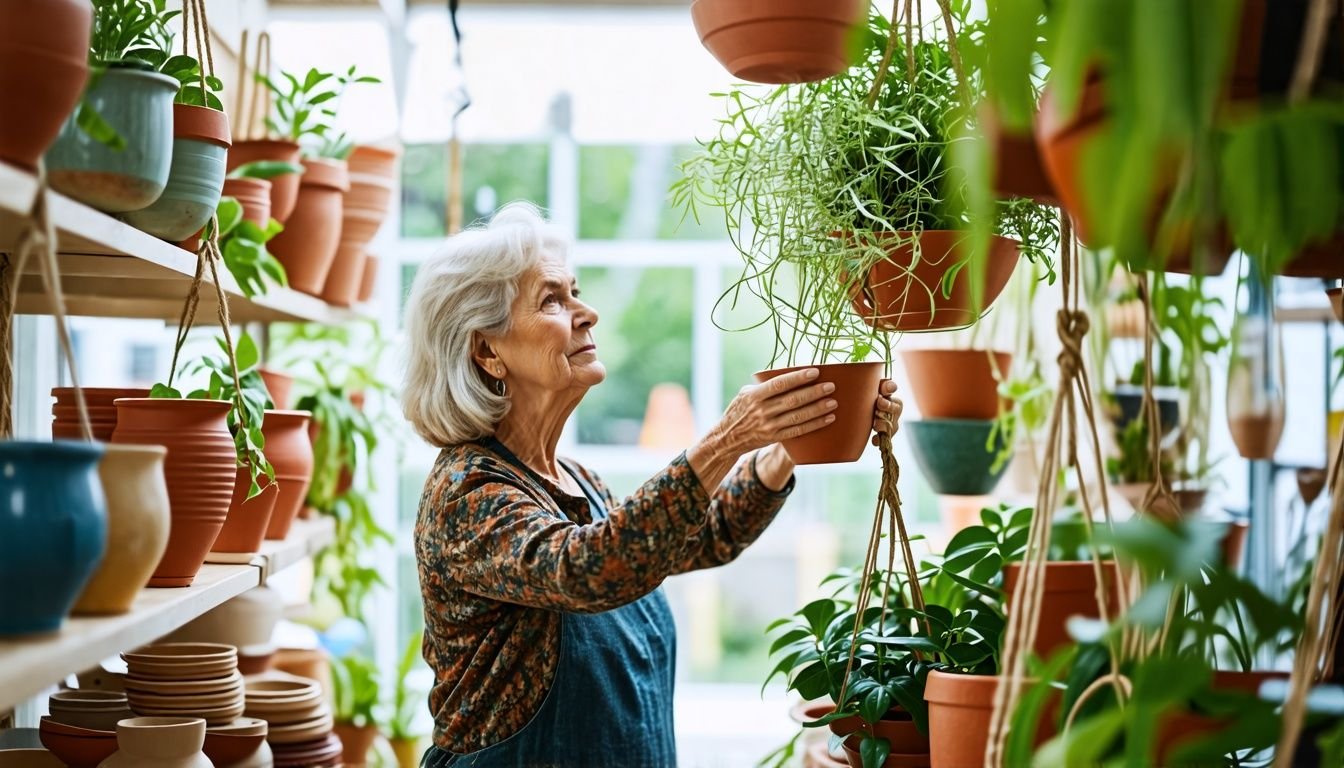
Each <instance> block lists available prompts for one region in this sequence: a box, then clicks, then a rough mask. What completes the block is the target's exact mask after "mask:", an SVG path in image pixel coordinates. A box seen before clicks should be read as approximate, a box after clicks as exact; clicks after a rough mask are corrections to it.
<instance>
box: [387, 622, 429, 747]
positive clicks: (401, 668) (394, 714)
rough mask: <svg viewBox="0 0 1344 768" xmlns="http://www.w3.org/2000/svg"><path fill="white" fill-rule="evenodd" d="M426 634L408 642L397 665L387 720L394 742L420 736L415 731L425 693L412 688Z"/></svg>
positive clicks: (418, 634) (388, 731)
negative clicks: (416, 717)
mask: <svg viewBox="0 0 1344 768" xmlns="http://www.w3.org/2000/svg"><path fill="white" fill-rule="evenodd" d="M424 634H425V633H424V632H416V633H415V634H414V635H411V637H410V639H409V640H407V641H406V649H405V650H403V651H402V652H401V661H400V662H399V663H398V664H397V671H396V676H395V677H394V678H393V682H392V706H391V708H390V710H391V714H390V715H389V716H388V720H387V737H388V738H389V739H391V740H393V741H404V740H408V739H414V738H416V737H418V736H420V734H419V733H417V732H416V731H415V715H416V713H417V712H419V711H420V709H421V707H422V706H423V702H424V693H423V692H422V691H419V690H415V689H412V688H411V686H410V680H411V670H413V669H414V668H415V663H416V662H417V661H419V660H420V646H421V643H422V641H423V640H424Z"/></svg>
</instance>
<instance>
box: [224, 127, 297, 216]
mask: <svg viewBox="0 0 1344 768" xmlns="http://www.w3.org/2000/svg"><path fill="white" fill-rule="evenodd" d="M258 160H277V161H279V162H282V163H298V162H299V145H298V144H296V143H294V142H292V141H274V140H272V139H253V140H251V141H235V142H234V143H233V147H232V148H231V149H230V150H229V166H228V167H229V170H230V171H232V170H233V169H235V168H237V167H238V166H240V165H245V164H247V163H254V162H257V161H258ZM269 181H270V183H271V218H273V219H275V220H276V221H279V222H280V223H281V224H283V223H285V222H286V221H287V220H288V219H289V215H290V214H291V213H293V212H294V204H295V202H296V201H297V200H298V198H299V174H297V173H286V174H285V175H283V176H276V177H275V178H273V179H270V180H269Z"/></svg>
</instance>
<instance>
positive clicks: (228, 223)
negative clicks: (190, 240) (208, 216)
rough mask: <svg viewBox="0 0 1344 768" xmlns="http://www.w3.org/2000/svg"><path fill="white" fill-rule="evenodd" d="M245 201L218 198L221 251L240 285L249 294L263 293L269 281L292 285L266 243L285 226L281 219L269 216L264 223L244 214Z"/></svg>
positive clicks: (222, 256)
mask: <svg viewBox="0 0 1344 768" xmlns="http://www.w3.org/2000/svg"><path fill="white" fill-rule="evenodd" d="M244 210H245V209H244V207H243V205H242V204H241V203H240V202H239V201H237V200H235V199H234V198H232V197H223V198H220V201H219V209H218V212H217V213H216V217H217V220H218V221H219V252H220V256H221V258H222V259H223V261H224V266H225V267H227V268H228V270H229V273H230V274H232V275H233V279H234V280H235V281H237V283H238V288H239V289H241V290H242V292H243V295H244V296H247V297H248V298H252V297H254V296H260V295H263V294H265V293H266V292H267V291H268V290H270V285H271V284H274V285H278V286H280V287H281V288H283V287H285V286H287V285H289V281H288V280H287V279H286V277H285V268H284V267H283V266H282V265H281V264H280V262H279V261H277V260H276V258H275V257H274V256H272V255H271V252H270V251H268V250H267V249H266V243H267V242H269V241H270V240H271V238H273V237H275V236H276V235H277V234H279V232H280V230H282V229H284V227H283V226H281V224H280V222H278V221H276V220H275V219H268V220H267V221H266V223H265V224H264V225H259V224H257V222H256V221H254V220H252V219H248V218H244V216H243V213H244Z"/></svg>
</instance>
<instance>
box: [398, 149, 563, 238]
mask: <svg viewBox="0 0 1344 768" xmlns="http://www.w3.org/2000/svg"><path fill="white" fill-rule="evenodd" d="M549 162H550V148H549V147H548V146H547V145H545V144H539V143H538V144H469V145H466V146H464V147H463V148H462V203H463V205H462V207H463V218H464V222H463V223H464V224H469V223H470V222H472V221H475V220H476V219H479V218H482V217H484V216H488V215H490V213H491V212H493V211H494V210H495V209H496V208H498V207H499V206H501V205H503V204H504V203H507V202H509V201H510V200H530V201H532V202H534V203H536V204H537V205H540V206H542V207H543V208H544V207H546V205H547V203H548V199H547V195H546V192H547V176H548V164H549ZM401 180H402V187H401V190H402V191H401V204H402V216H401V233H402V236H403V237H442V236H443V235H445V234H446V233H447V221H448V219H447V210H448V207H447V206H448V147H447V145H446V144H413V145H410V146H408V147H406V154H405V157H404V159H403V160H402V167H401Z"/></svg>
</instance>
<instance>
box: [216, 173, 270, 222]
mask: <svg viewBox="0 0 1344 768" xmlns="http://www.w3.org/2000/svg"><path fill="white" fill-rule="evenodd" d="M222 194H223V195H224V196H225V197H232V198H233V199H234V200H237V201H238V204H239V205H241V206H243V220H244V221H250V222H252V223H253V224H256V225H257V226H258V227H261V228H262V229H265V228H266V225H267V224H270V223H271V182H270V180H268V179H225V180H224V189H223V192H222Z"/></svg>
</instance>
